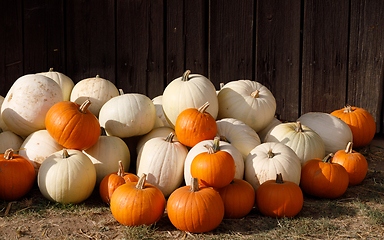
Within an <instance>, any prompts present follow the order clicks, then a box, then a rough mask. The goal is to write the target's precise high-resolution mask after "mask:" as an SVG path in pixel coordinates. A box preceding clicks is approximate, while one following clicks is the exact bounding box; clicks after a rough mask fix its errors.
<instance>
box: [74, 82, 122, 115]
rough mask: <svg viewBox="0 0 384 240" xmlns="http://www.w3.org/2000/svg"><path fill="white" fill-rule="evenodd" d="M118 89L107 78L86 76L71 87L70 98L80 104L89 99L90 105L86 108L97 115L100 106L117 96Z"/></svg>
mask: <svg viewBox="0 0 384 240" xmlns="http://www.w3.org/2000/svg"><path fill="white" fill-rule="evenodd" d="M119 94H120V93H119V90H118V89H117V87H116V86H115V85H114V84H113V83H112V82H111V81H109V80H107V79H104V78H101V77H99V75H97V76H96V77H93V78H86V79H83V80H81V81H79V82H78V83H76V85H75V86H74V87H73V89H72V92H71V97H70V100H71V102H75V103H77V104H80V105H81V104H82V103H83V102H84V101H85V100H87V99H89V100H90V101H91V103H92V104H91V106H90V107H89V108H88V110H89V111H91V113H93V114H94V115H95V116H96V117H99V112H100V109H101V107H102V106H103V105H104V103H106V102H107V101H108V100H109V99H111V98H113V97H116V96H119Z"/></svg>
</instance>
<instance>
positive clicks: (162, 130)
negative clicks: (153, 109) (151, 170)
mask: <svg viewBox="0 0 384 240" xmlns="http://www.w3.org/2000/svg"><path fill="white" fill-rule="evenodd" d="M170 133H173V134H176V133H175V130H174V129H173V128H170V127H159V128H154V129H152V131H150V132H149V133H147V134H145V135H143V136H141V137H140V139H139V141H138V142H137V145H136V152H137V153H138V152H140V149H141V147H142V146H143V145H144V144H145V143H146V142H147V141H148V140H150V139H152V138H155V137H162V138H166V137H167V136H168V135H169V134H170ZM173 141H178V140H177V136H176V135H175V136H174V137H173Z"/></svg>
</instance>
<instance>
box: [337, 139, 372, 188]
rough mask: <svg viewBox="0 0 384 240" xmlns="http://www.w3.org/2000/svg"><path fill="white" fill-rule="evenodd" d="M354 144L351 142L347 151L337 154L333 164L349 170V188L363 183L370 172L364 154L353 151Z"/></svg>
mask: <svg viewBox="0 0 384 240" xmlns="http://www.w3.org/2000/svg"><path fill="white" fill-rule="evenodd" d="M352 146H353V144H352V142H349V143H348V145H347V148H346V149H345V150H340V151H337V152H336V153H335V156H334V157H333V158H332V163H338V164H340V165H342V166H343V167H344V168H345V170H347V172H348V175H349V186H354V185H357V184H359V183H361V182H362V181H363V180H364V178H365V176H366V175H367V172H368V163H367V159H366V158H365V157H364V156H363V154H361V153H359V152H356V151H354V150H353V149H352Z"/></svg>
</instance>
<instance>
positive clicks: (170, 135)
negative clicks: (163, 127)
mask: <svg viewBox="0 0 384 240" xmlns="http://www.w3.org/2000/svg"><path fill="white" fill-rule="evenodd" d="M174 136H175V134H174V133H173V132H171V133H169V135H168V136H167V137H166V138H165V139H164V141H166V142H170V143H171V142H172V141H173V137H174Z"/></svg>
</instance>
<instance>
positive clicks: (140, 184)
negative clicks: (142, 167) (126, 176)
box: [136, 173, 147, 189]
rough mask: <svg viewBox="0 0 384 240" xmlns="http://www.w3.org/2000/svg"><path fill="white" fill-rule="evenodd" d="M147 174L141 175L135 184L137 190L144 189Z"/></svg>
mask: <svg viewBox="0 0 384 240" xmlns="http://www.w3.org/2000/svg"><path fill="white" fill-rule="evenodd" d="M146 177H147V174H145V173H143V174H142V175H141V177H140V178H139V181H138V182H137V184H136V188H137V189H144V185H145V181H146Z"/></svg>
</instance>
